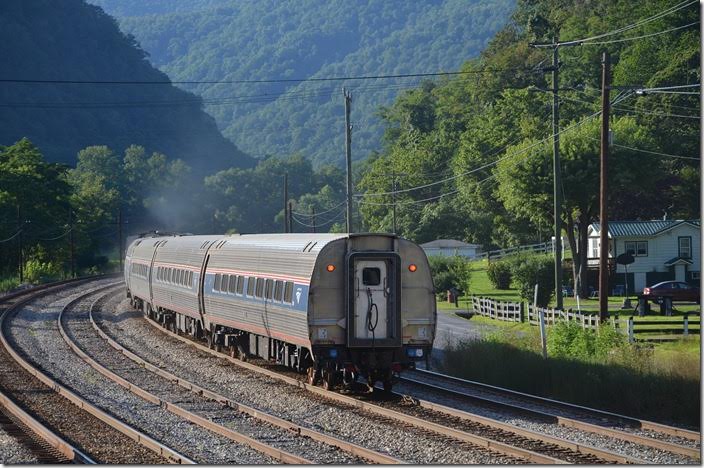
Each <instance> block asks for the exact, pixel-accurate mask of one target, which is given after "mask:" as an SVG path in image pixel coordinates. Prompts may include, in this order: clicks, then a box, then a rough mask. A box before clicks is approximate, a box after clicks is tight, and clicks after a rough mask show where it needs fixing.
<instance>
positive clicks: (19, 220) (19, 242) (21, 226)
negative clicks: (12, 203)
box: [17, 205, 24, 283]
mask: <svg viewBox="0 0 704 468" xmlns="http://www.w3.org/2000/svg"><path fill="white" fill-rule="evenodd" d="M22 229H24V223H23V222H22V210H21V209H20V205H17V231H18V232H17V236H18V237H17V245H18V249H17V250H18V262H19V274H20V283H22V282H23V281H24V255H23V254H22Z"/></svg>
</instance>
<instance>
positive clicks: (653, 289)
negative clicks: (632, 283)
mask: <svg viewBox="0 0 704 468" xmlns="http://www.w3.org/2000/svg"><path fill="white" fill-rule="evenodd" d="M643 295H644V296H647V297H648V299H650V300H652V301H654V302H657V303H660V298H661V297H663V296H671V297H672V301H673V302H674V301H687V302H696V303H697V304H699V299H700V293H699V288H698V287H696V286H691V285H689V284H687V283H684V282H682V281H663V282H662V283H658V284H654V285H652V286H649V287H647V288H643Z"/></svg>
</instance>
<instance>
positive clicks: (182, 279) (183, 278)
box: [178, 270, 186, 286]
mask: <svg viewBox="0 0 704 468" xmlns="http://www.w3.org/2000/svg"><path fill="white" fill-rule="evenodd" d="M178 284H180V285H182V286H183V285H185V284H186V270H180V271H179V274H178Z"/></svg>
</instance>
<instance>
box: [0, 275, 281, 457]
mask: <svg viewBox="0 0 704 468" xmlns="http://www.w3.org/2000/svg"><path fill="white" fill-rule="evenodd" d="M113 281H114V280H113ZM109 283H110V281H108V280H102V281H96V282H92V283H90V285H86V286H81V287H78V288H70V289H65V290H62V291H61V292H57V293H52V294H50V295H48V296H46V297H43V298H41V299H37V300H35V301H33V302H31V303H30V304H27V305H25V306H23V307H22V308H21V309H20V310H19V311H18V312H17V314H16V315H15V316H14V317H13V318H11V320H10V323H9V326H8V330H9V333H8V335H9V336H10V339H11V341H12V342H13V346H14V347H15V348H17V349H20V350H22V352H23V353H24V354H25V355H26V356H27V357H29V359H30V361H32V362H33V363H34V364H35V365H38V366H40V367H41V368H42V369H43V370H44V371H45V372H46V373H47V374H49V375H50V376H51V377H52V378H54V379H55V380H58V381H59V382H60V383H61V384H62V385H65V386H66V387H68V388H69V389H71V390H73V391H74V392H76V393H78V394H79V395H81V396H82V397H83V398H85V399H86V400H88V401H89V402H91V403H92V404H94V405H96V406H97V407H99V408H101V409H103V410H105V411H107V412H108V413H111V414H112V415H113V416H115V417H117V418H118V419H121V420H123V421H124V422H126V423H127V424H130V425H132V426H133V427H135V428H137V429H139V430H141V431H143V432H144V433H146V434H147V435H149V436H150V437H152V438H154V439H156V440H159V441H160V442H162V443H164V444H165V445H167V446H169V447H171V448H172V449H174V450H176V451H178V452H179V453H181V454H183V455H185V456H187V457H190V458H192V459H194V460H196V461H198V462H201V463H209V464H234V463H236V464H241V463H244V464H261V463H274V462H275V461H274V460H272V459H271V458H270V457H267V456H264V455H262V454H260V453H259V452H256V451H255V450H253V449H251V448H249V447H246V446H242V445H241V444H237V443H234V442H232V441H231V440H229V439H227V438H225V437H222V436H218V435H216V434H213V433H212V432H209V431H207V430H204V429H202V428H200V427H198V426H196V425H195V424H193V423H190V422H188V421H186V420H184V419H182V418H179V417H177V416H175V415H173V414H171V413H169V412H168V411H166V410H164V409H162V408H160V407H159V406H157V405H154V404H151V403H148V402H146V401H144V400H142V399H140V398H138V397H136V396H134V395H132V394H131V393H129V392H128V391H127V390H126V389H123V388H122V387H120V386H118V385H117V384H114V383H112V382H111V381H109V380H108V379H106V378H105V377H103V376H102V375H101V374H99V373H98V372H96V371H95V370H93V369H92V368H90V367H89V366H88V364H86V363H85V362H83V361H82V360H81V359H80V358H79V357H78V356H77V355H76V354H74V353H73V351H72V350H71V349H70V348H69V347H68V345H67V344H66V343H65V342H64V340H63V338H62V337H61V335H60V334H59V331H58V326H57V317H58V314H59V312H60V310H61V309H62V308H63V307H64V306H65V305H66V304H67V303H69V302H70V301H71V300H72V299H74V298H76V297H78V296H80V295H81V294H84V293H85V292H87V291H88V290H89V289H90V288H93V289H95V288H97V287H100V286H105V285H107V284H109ZM93 299H94V297H91V298H88V299H84V300H81V301H80V303H79V304H78V305H77V306H76V307H88V306H90V303H91V302H92V301H93Z"/></svg>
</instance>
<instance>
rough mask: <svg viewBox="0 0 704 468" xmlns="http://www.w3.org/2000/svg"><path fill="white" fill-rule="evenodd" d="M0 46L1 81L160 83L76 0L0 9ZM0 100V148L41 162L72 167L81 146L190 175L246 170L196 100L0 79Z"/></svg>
mask: <svg viewBox="0 0 704 468" xmlns="http://www.w3.org/2000/svg"><path fill="white" fill-rule="evenodd" d="M0 42H2V44H4V45H5V46H4V47H3V49H2V50H3V52H2V57H3V67H2V70H1V71H0V78H1V79H5V80H14V79H32V80H79V81H91V80H94V81H95V80H98V81H99V80H112V81H124V80H128V81H168V77H167V76H166V75H165V74H164V73H162V72H160V71H159V70H157V69H155V68H154V67H153V66H152V65H151V64H150V63H149V62H148V61H147V60H146V58H145V54H144V52H143V51H142V50H140V49H139V47H138V46H137V44H136V43H135V41H134V39H133V38H131V37H129V36H125V35H124V34H123V33H121V32H120V30H119V28H118V27H117V23H116V22H115V20H114V19H113V18H111V17H110V16H108V15H107V14H105V13H104V12H103V11H102V10H101V9H100V8H98V7H96V6H93V5H88V4H86V3H84V2H83V1H81V0H65V1H61V2H55V1H50V0H32V1H31V2H26V1H23V0H6V1H3V2H0ZM8 45H11V47H9V46H8ZM184 101H186V102H187V105H183V102H184ZM0 102H2V106H0V120H1V121H2V123H3V124H2V126H0V145H10V144H12V143H14V142H15V141H18V140H20V139H21V138H23V137H28V138H29V139H30V140H31V141H32V142H34V143H35V144H36V145H37V146H38V147H39V149H40V150H41V151H42V153H43V154H44V155H45V156H46V157H47V159H48V160H49V161H55V162H62V163H67V164H75V161H76V154H77V153H78V151H79V150H80V149H82V148H84V147H86V146H89V145H96V144H104V145H108V146H110V147H111V148H114V149H116V150H118V151H121V150H123V149H124V148H126V147H128V146H129V145H131V144H140V145H143V146H144V147H145V148H146V149H147V150H148V151H159V152H162V153H164V154H166V155H168V156H169V157H170V158H172V159H176V158H180V159H182V160H184V161H185V162H186V163H187V164H188V165H189V166H191V167H192V168H193V169H194V172H195V173H202V174H204V173H208V172H213V171H215V170H219V169H223V168H229V167H232V166H251V165H252V160H251V158H249V157H248V156H246V155H244V154H243V153H242V152H241V151H240V150H238V149H237V148H236V147H235V145H234V144H232V142H230V141H228V140H227V139H225V138H224V137H223V136H222V135H221V134H220V132H219V131H218V129H217V126H216V124H215V121H214V120H213V118H212V117H211V116H209V115H208V114H206V113H205V112H203V110H202V108H201V107H202V106H201V103H200V99H199V98H198V97H197V96H194V95H193V94H191V93H188V92H186V91H184V90H181V89H178V88H175V87H174V86H171V85H151V86H150V85H132V86H125V85H105V84H56V83H16V82H3V83H1V84H0ZM173 102H179V103H180V104H179V105H172V103H173ZM155 103H156V105H155Z"/></svg>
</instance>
